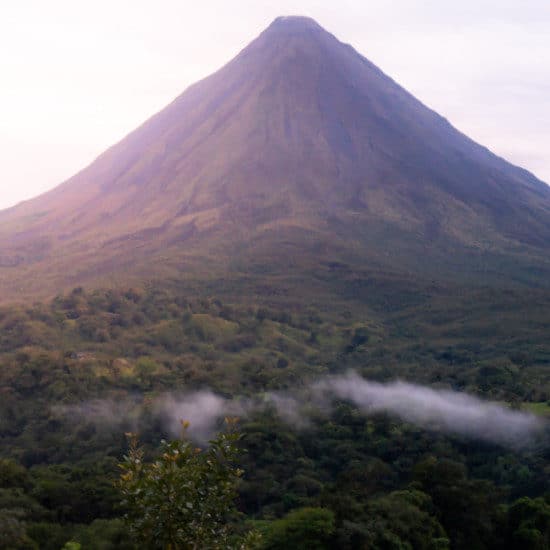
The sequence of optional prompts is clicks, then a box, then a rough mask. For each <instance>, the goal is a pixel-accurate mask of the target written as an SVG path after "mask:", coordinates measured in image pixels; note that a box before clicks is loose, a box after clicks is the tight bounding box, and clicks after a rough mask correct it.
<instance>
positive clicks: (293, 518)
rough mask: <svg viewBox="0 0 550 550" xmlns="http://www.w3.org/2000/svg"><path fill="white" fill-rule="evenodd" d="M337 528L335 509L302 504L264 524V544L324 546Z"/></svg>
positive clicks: (268, 549) (274, 549)
mask: <svg viewBox="0 0 550 550" xmlns="http://www.w3.org/2000/svg"><path fill="white" fill-rule="evenodd" d="M334 530H335V522H334V513H333V512H331V511H330V510H327V509H325V508H299V509H297V510H293V511H292V512H290V513H288V514H287V515H286V516H285V517H284V518H281V519H279V520H276V521H273V522H271V523H269V524H268V525H267V526H265V528H264V540H263V543H262V548H264V549H265V550H279V549H282V548H289V549H290V548H292V549H293V550H294V549H295V550H325V549H327V548H329V547H330V542H331V539H332V535H333V534H334Z"/></svg>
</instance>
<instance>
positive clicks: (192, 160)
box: [0, 17, 550, 300]
mask: <svg viewBox="0 0 550 550" xmlns="http://www.w3.org/2000/svg"><path fill="white" fill-rule="evenodd" d="M0 239H1V240H0V285H1V286H0V299H3V300H6V299H14V298H17V297H19V296H21V295H22V294H24V295H27V294H31V295H38V294H44V293H53V292H56V291H58V290H61V289H63V288H64V287H67V286H74V285H76V284H82V283H97V284H110V283H113V281H114V282H119V281H122V280H126V279H129V278H134V277H135V278H137V279H143V278H150V277H183V278H186V279H188V280H190V281H198V282H204V280H205V278H210V279H212V280H222V279H223V280H225V281H229V280H231V279H232V278H243V277H244V278H249V277H251V276H253V274H254V273H258V274H264V275H266V274H269V275H276V274H279V275H281V276H286V277H294V278H297V279H303V280H307V274H308V273H309V274H311V273H315V272H316V271H317V270H318V269H321V270H322V266H324V265H328V264H330V265H333V264H334V265H336V264H338V265H340V264H341V265H345V266H346V269H351V270H352V271H356V270H359V271H361V270H365V269H367V270H377V271H384V272H392V273H413V274H415V276H425V277H430V278H450V279H453V278H457V277H461V278H463V277H466V278H468V279H469V280H471V279H474V280H475V279H476V278H478V277H479V276H480V274H481V273H483V274H484V277H485V280H495V281H497V280H499V281H503V282H511V281H514V280H517V281H523V282H530V283H537V284H538V283H541V282H544V279H545V277H546V275H547V274H548V273H549V271H548V263H547V261H546V256H547V253H548V249H549V248H550V188H549V187H547V186H546V185H545V184H544V183H542V182H540V181H539V180H537V179H536V178H535V177H534V176H533V175H532V174H530V173H528V172H526V171H525V170H522V169H520V168H517V167H515V166H512V165H511V164H509V163H507V162H505V161H504V160H502V159H500V158H498V157H496V156H495V155H493V154H492V153H490V152H489V151H488V150H487V149H485V148H483V147H481V146H479V145H477V144H476V143H474V142H473V141H471V140H470V139H468V138H467V137H466V136H464V135H463V134H461V133H460V132H458V131H457V130H455V129H454V128H453V127H452V126H451V125H450V124H449V123H448V122H447V121H446V120H445V119H443V118H441V117H440V116H439V115H437V114H436V113H435V112H433V111H431V110H430V109H428V108H426V107H425V106H424V105H422V104H421V103H420V102H419V101H417V100H416V99H415V98H414V97H412V96H411V95H410V94H409V93H407V92H406V91H405V90H404V89H402V88H401V87H399V86H398V85H397V84H396V83H395V82H393V81H392V80H391V79H390V78H388V77H387V76H386V75H384V74H383V73H382V72H381V71H380V70H379V69H378V68H376V67H375V66H374V65H373V64H372V63H370V62H369V61H368V60H366V59H365V58H363V57H362V56H360V55H359V54H358V53H357V52H356V51H355V50H353V48H351V47H350V46H347V45H345V44H342V43H341V42H339V41H338V40H337V39H336V38H334V37H333V36H332V35H330V34H329V33H327V32H326V31H324V30H323V29H322V28H321V27H320V26H318V25H317V24H316V23H315V22H314V21H312V20H311V19H307V18H301V17H291V18H278V19H277V20H275V21H274V22H273V23H272V24H271V25H270V26H269V27H268V28H267V29H266V30H265V31H264V32H263V33H262V34H261V35H260V36H259V37H258V38H257V39H256V40H255V41H253V42H252V43H251V44H250V45H249V46H248V47H247V48H245V49H244V50H243V51H242V52H241V53H240V54H239V55H238V56H237V57H236V58H235V59H233V60H232V61H231V62H230V63H228V64H227V65H226V66H225V67H223V68H222V69H221V70H219V71H218V72H216V73H215V74H213V75H212V76H210V77H208V78H206V79H204V80H202V81H200V82H198V83H197V84H195V85H193V86H191V87H190V88H189V89H187V90H186V91H185V92H184V93H183V94H182V95H181V96H180V97H178V98H177V99H176V100H175V101H174V102H172V103H171V104H170V105H169V106H168V107H166V108H165V109H164V110H163V111H161V112H160V113H158V114H157V115H155V116H154V117H152V118H151V119H150V120H148V121H147V122H146V123H145V124H143V125H142V126H141V127H139V128H138V129H137V130H135V131H134V132H132V133H131V134H130V135H129V136H127V137H126V138H125V139H123V140H122V141H121V142H120V143H118V144H116V145H115V146H113V147H112V148H111V149H109V150H108V151H106V152H105V153H104V154H102V155H101V156H100V157H99V158H98V159H97V160H96V161H95V162H94V163H92V164H91V165H90V166H89V167H88V168H86V169H85V170H83V171H82V172H80V173H79V174H77V175H76V176H74V177H73V178H71V179H70V180H68V181H67V182H65V183H63V184H62V185H60V186H59V187H57V188H56V189H54V190H53V191H51V192H49V193H46V194H45V195H42V196H40V197H38V198H36V199H34V200H31V201H28V202H26V203H23V204H21V205H18V206H17V207H15V208H12V209H9V210H6V211H3V212H0Z"/></svg>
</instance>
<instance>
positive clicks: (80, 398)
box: [0, 284, 550, 550]
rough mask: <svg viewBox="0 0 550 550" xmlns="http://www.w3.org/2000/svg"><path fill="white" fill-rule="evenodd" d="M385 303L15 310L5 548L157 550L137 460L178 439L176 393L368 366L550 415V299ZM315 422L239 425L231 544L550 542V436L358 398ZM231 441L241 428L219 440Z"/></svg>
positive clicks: (114, 297) (73, 303)
mask: <svg viewBox="0 0 550 550" xmlns="http://www.w3.org/2000/svg"><path fill="white" fill-rule="evenodd" d="M373 290H374V291H373ZM367 294H368V297H365V298H364V299H363V301H362V303H361V304H360V307H356V308H354V307H353V305H351V306H350V304H349V303H348V302H345V301H343V302H342V303H331V304H326V305H323V304H319V305H317V306H315V307H314V306H300V305H297V304H294V305H291V304H288V303H286V302H285V301H284V299H281V298H272V299H270V300H268V299H265V300H263V301H262V302H261V303H260V301H258V303H257V304H255V303H246V304H243V303H236V302H227V303H226V302H225V300H224V301H223V302H222V300H221V299H216V298H215V297H208V298H198V297H193V296H189V295H186V294H185V293H183V292H181V291H179V290H178V289H177V288H175V287H171V288H168V287H159V286H156V285H153V284H151V285H149V286H147V287H145V288H139V289H125V290H108V291H100V290H96V291H87V290H85V289H82V288H75V289H74V290H72V291H71V292H69V293H67V294H65V295H61V296H58V297H57V298H55V299H54V300H52V301H51V302H48V303H36V304H33V305H21V306H9V307H8V306H6V307H3V308H2V309H0V393H1V395H2V398H1V399H0V438H1V440H0V442H1V444H0V452H1V458H0V547H1V548H14V549H15V548H21V549H23V548H25V549H27V548H28V549H32V548H40V549H46V550H48V549H52V550H54V549H55V550H57V549H60V548H62V547H63V546H64V545H66V544H67V543H70V541H73V542H74V543H75V544H80V545H81V547H82V548H91V549H96V548H97V549H108V548H134V547H140V545H139V544H137V543H136V542H134V539H132V538H131V536H130V532H129V529H128V525H127V523H126V522H125V521H124V520H123V516H124V515H125V513H127V510H125V508H124V504H123V502H122V501H123V498H122V496H121V491H120V487H119V486H118V481H117V480H118V479H119V476H120V474H121V471H120V467H119V464H120V463H121V461H123V457H124V455H125V454H126V453H127V452H128V441H127V437H126V436H125V434H126V433H127V432H136V433H137V434H138V435H139V439H140V441H141V443H142V445H143V453H144V458H143V459H144V461H146V462H147V461H150V460H152V459H153V458H154V457H155V456H157V454H158V452H159V448H161V446H162V445H163V443H161V442H162V440H165V439H167V440H170V439H173V438H174V433H173V430H172V429H171V427H170V425H169V423H167V422H166V421H165V419H163V417H162V416H161V415H159V414H156V411H155V407H154V403H156V402H158V400H159V399H163V398H164V396H167V395H174V394H182V395H183V394H185V393H186V392H192V391H197V390H208V391H209V392H213V393H214V394H216V395H219V396H222V397H223V398H224V399H234V398H235V399H236V396H240V398H245V397H247V396H249V397H254V398H260V399H261V396H262V395H263V394H265V392H268V391H296V390H297V389H299V388H301V387H303V386H305V385H306V384H308V383H309V382H310V381H312V380H319V379H322V378H323V377H325V376H327V375H334V374H338V373H345V372H347V371H349V370H350V369H353V370H354V371H356V372H358V373H359V374H360V375H362V376H363V377H365V378H366V379H368V380H372V381H378V382H384V381H389V380H393V379H395V378H397V377H399V378H401V379H404V380H409V381H414V382H417V383H422V384H425V385H428V386H431V387H435V388H443V389H453V390H458V391H462V392H467V393H469V394H473V395H477V396H479V397H481V398H483V399H490V400H492V401H497V402H500V403H501V404H502V405H504V406H509V407H511V408H513V409H518V410H524V411H530V412H533V413H535V414H537V415H540V417H541V418H546V417H547V415H548V412H549V410H550V406H549V400H550V381H549V377H548V365H549V363H550V345H549V343H548V341H547V338H546V328H545V322H544V320H545V316H546V315H547V313H546V312H547V308H548V307H549V305H550V304H548V303H547V298H546V302H545V294H544V293H541V294H540V295H539V294H537V292H536V291H535V290H533V291H521V292H520V291H516V292H515V291H504V290H502V291H498V290H492V291H487V290H480V291H479V294H478V295H475V294H474V291H470V294H468V295H467V294H465V293H463V292H460V291H456V290H454V291H452V293H451V291H450V290H446V289H438V290H437V291H436V290H434V289H430V291H429V292H428V291H425V292H418V291H417V292H415V293H414V294H413V293H412V292H411V293H406V292H404V293H402V294H399V293H397V292H395V289H392V290H391V292H386V293H384V290H383V289H381V288H376V289H370V291H369V292H368V293H367V292H366V291H365V296H367ZM413 296H414V299H413ZM329 306H330V307H329ZM525 311H529V316H528V320H526V319H527V317H522V314H523V312H525ZM546 318H547V317H546ZM311 414H312V421H310V422H307V423H305V424H304V425H299V424H296V423H293V422H292V421H289V420H288V419H286V420H285V419H283V418H281V416H280V415H279V414H277V410H276V409H275V408H274V407H271V406H269V404H267V405H266V406H265V407H262V408H257V409H254V410H252V411H249V412H247V414H245V415H243V416H242V417H241V418H240V419H239V431H240V432H241V434H242V437H241V438H240V439H239V442H238V452H237V454H236V459H235V460H236V462H237V464H238V467H239V468H240V469H242V471H243V474H242V476H241V477H240V479H239V481H238V483H237V485H236V491H237V492H236V495H235V496H236V498H235V505H236V509H235V513H232V514H230V515H229V516H228V518H227V521H228V524H229V528H230V531H231V533H232V537H233V538H230V539H228V540H230V541H232V542H230V543H227V544H231V545H234V546H235V547H239V544H241V543H240V542H239V541H241V540H242V537H243V536H244V535H245V534H246V533H258V534H259V536H258V538H257V540H256V539H254V537H252V539H254V540H251V542H250V544H249V546H248V547H251V548H252V547H256V548H304V549H305V548H308V549H311V548H319V549H323V548H327V549H328V548H344V549H345V548H350V549H351V548H354V549H355V548H356V549H361V548H369V549H370V548H372V549H409V548H410V549H417V548H418V549H434V550H435V549H445V548H452V549H478V548H479V549H493V548H495V549H497V548H499V549H517V548H522V549H537V550H541V549H544V548H548V544H549V536H550V492H549V485H548V481H549V478H550V476H549V473H550V470H549V464H550V462H549V460H548V459H549V458H550V456H549V455H550V446H549V445H548V430H546V432H545V433H543V434H541V435H540V437H539V438H538V439H537V441H536V442H535V443H534V444H532V445H530V446H527V447H522V448H513V447H505V446H500V445H497V444H493V443H488V442H485V441H481V440H479V439H475V438H469V437H466V436H460V435H452V434H446V433H444V432H442V431H438V430H431V429H426V428H421V427H419V426H416V425H414V424H412V423H408V422H404V421H402V420H399V419H398V418H396V417H394V416H392V415H388V414H384V413H376V414H370V415H366V414H364V413H363V412H361V411H360V410H358V409H357V407H356V406H354V404H353V403H350V402H348V401H346V400H337V401H335V402H334V403H333V404H332V406H331V408H330V410H327V411H313V412H312V413H311ZM182 420H186V419H182ZM220 430H221V431H223V418H220V419H219V422H218V424H217V425H216V426H214V428H213V430H212V433H211V434H209V436H212V437H214V436H215V433H216V432H218V431H220ZM197 445H199V446H201V447H203V448H205V447H207V444H206V443H205V442H204V441H201V442H199V443H197ZM247 544H248V543H247ZM68 547H70V545H69V546H67V548H68ZM141 547H143V546H141ZM241 547H243V548H244V547H245V546H242V545H241Z"/></svg>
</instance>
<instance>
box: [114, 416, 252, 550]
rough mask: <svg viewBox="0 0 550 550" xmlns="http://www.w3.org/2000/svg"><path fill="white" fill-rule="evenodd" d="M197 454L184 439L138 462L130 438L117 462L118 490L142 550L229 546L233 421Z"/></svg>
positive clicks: (234, 478) (234, 472)
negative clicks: (148, 459)
mask: <svg viewBox="0 0 550 550" xmlns="http://www.w3.org/2000/svg"><path fill="white" fill-rule="evenodd" d="M227 424H228V427H229V429H228V430H227V431H226V432H222V433H220V434H218V436H217V437H216V438H215V439H213V440H212V441H211V442H210V446H209V447H208V448H207V449H205V450H201V449H198V448H196V447H195V446H194V445H193V444H192V442H191V441H189V440H188V439H187V438H186V437H185V430H186V428H187V426H188V424H187V423H184V424H183V426H184V437H182V439H177V440H174V441H170V442H167V441H163V442H162V444H161V450H160V456H159V457H158V458H157V459H156V460H155V461H154V462H152V463H145V462H144V461H143V455H144V453H143V450H142V449H141V448H140V447H139V446H138V442H137V438H136V437H135V436H134V435H133V434H130V450H129V453H128V455H127V456H125V457H124V461H123V462H122V464H121V469H122V474H121V476H120V479H119V481H118V486H119V488H120V491H121V492H122V496H123V506H124V507H125V509H126V514H125V519H126V521H127V522H128V525H129V529H130V533H131V535H132V536H133V537H134V539H135V540H136V542H137V543H138V544H139V545H140V547H142V548H151V549H155V548H158V549H166V550H187V549H198V548H200V549H217V548H227V547H228V546H229V535H230V526H229V525H230V521H231V518H232V516H234V515H235V513H236V510H235V503H234V501H235V497H236V487H237V482H238V480H239V478H240V477H241V475H242V471H241V470H240V469H239V468H238V467H237V466H236V461H237V457H238V455H239V449H238V442H239V439H240V434H239V433H238V432H237V430H236V429H235V421H234V420H229V419H228V420H227Z"/></svg>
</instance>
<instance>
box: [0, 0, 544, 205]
mask: <svg viewBox="0 0 550 550" xmlns="http://www.w3.org/2000/svg"><path fill="white" fill-rule="evenodd" d="M0 2H1V5H0V170H1V172H0V174H1V176H0V208H4V207H8V206H10V205H13V204H15V203H16V202H18V201H20V200H24V199H27V198H30V197H32V196H35V195H37V194H39V193H41V192H43V191H45V190H47V189H49V188H51V187H54V186H55V185H57V184H59V183H61V182H62V181H64V180H65V179H67V178H68V177H70V176H71V175H73V174H74V173H75V172H77V171H78V170H80V169H81V168H84V167H85V166H86V165H87V164H89V163H90V162H91V161H92V160H93V159H94V158H95V157H96V156H97V155H99V154H100V153H101V152H102V151H103V150H104V149H106V148H107V147H109V146H110V145H112V144H113V143H115V142H117V141H118V140H119V139H121V138H122V137H124V136H125V135H126V134H127V133H128V132H130V131H131V130H133V129H134V128H135V127H136V126H138V125H139V124H141V123H142V122H143V121H144V120H145V119H146V118H148V117H149V116H150V115H152V114H154V113H155V112H156V111H158V110H160V109H161V108H162V107H164V106H165V105H166V104H167V103H169V102H170V101H171V100H172V99H173V98H174V97H176V96H177V95H179V94H180V93H181V92H182V91H183V90H184V89H185V88H186V87H187V86H188V85H190V84H192V83H193V82H195V81H196V80H198V79H200V78H202V77H204V76H207V75H208V74H210V73H212V72H213V71H215V70H216V69H218V68H219V67H220V66H222V65H223V64H224V63H225V62H227V61H229V60H230V59H231V58H232V57H233V56H234V55H235V54H237V52H238V51H239V50H240V49H242V48H243V47H244V46H246V44H247V43H248V42H249V41H250V40H252V39H253V38H254V37H255V36H256V35H258V34H259V33H260V32H261V31H262V30H263V29H264V28H265V27H266V26H267V25H268V24H269V23H270V22H271V21H272V20H273V19H274V18H275V17H277V16H278V15H309V16H311V17H313V18H315V19H316V20H317V22H318V23H319V24H320V25H322V26H323V27H325V28H326V29H327V30H328V31H330V32H332V33H333V34H335V35H336V36H337V37H338V38H339V39H340V40H341V41H343V42H347V43H350V44H352V45H353V46H354V47H355V49H357V50H358V51H359V52H360V53H361V54H363V55H364V56H366V57H367V58H369V59H370V60H371V61H372V62H373V63H375V64H376V65H378V66H379V67H380V68H381V69H382V70H383V71H384V72H385V73H387V74H388V75H389V76H391V77H392V78H393V79H394V80H396V81H397V82H398V83H400V84H401V85H402V86H404V87H405V88H407V89H408V90H409V91H410V92H411V93H413V94H414V95H415V96H416V97H417V98H418V99H420V100H421V101H423V102H424V103H426V104H427V105H428V106H429V107H431V108H432V109H435V110H436V111H438V112H439V113H440V114H441V115H443V116H444V117H446V118H447V119H449V120H450V122H451V123H452V124H453V125H455V126H456V127H457V128H458V129H459V130H461V131H463V132H464V133H466V134H468V135H469V136H470V137H472V138H473V139H475V140H476V141H478V142H480V143H482V144H483V145H485V146H487V147H489V148H490V149H491V150H492V151H494V152H495V153H497V154H499V155H501V156H503V157H505V158H506V159H507V160H509V161H511V162H513V163H515V164H519V165H520V166H523V167H524V168H527V169H528V170H530V171H532V172H534V173H535V175H537V176H538V177H539V178H541V179H542V180H544V181H546V182H550V0H522V1H518V0H460V1H457V0H339V1H338V2H336V1H334V0H317V1H314V0H302V1H292V0H277V1H267V0H233V1H231V2H228V1H223V2H222V1H214V0H200V1H199V2H197V1H188V0H155V1H153V0H93V1H84V0H47V1H46V0H17V1H11V2H10V1H9V0H0Z"/></svg>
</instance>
